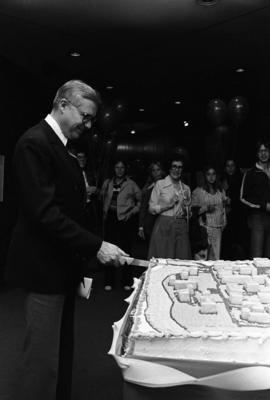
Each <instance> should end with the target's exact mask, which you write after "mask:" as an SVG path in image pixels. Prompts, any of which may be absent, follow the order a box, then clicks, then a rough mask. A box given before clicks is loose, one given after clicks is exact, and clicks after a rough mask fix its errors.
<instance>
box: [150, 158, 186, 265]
mask: <svg viewBox="0 0 270 400" xmlns="http://www.w3.org/2000/svg"><path fill="white" fill-rule="evenodd" d="M183 167H184V163H183V160H181V159H173V160H172V162H171V167H170V173H169V175H168V176H166V178H165V179H161V180H159V181H157V182H156V184H155V186H154V188H153V191H152V194H151V198H150V202H149V211H150V213H152V214H153V215H156V216H158V217H157V219H156V222H155V225H154V228H153V232H152V235H151V240H150V246H149V251H148V259H150V258H151V257H157V258H158V257H160V258H178V259H183V260H188V259H190V258H191V251H190V243H189V235H188V218H189V206H190V201H191V198H190V188H189V186H187V185H185V184H184V183H183V182H182V180H181V175H182V170H183Z"/></svg>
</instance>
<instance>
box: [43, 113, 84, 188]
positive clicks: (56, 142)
mask: <svg viewBox="0 0 270 400" xmlns="http://www.w3.org/2000/svg"><path fill="white" fill-rule="evenodd" d="M41 124H42V126H43V127H44V132H45V133H46V136H47V138H48V141H49V143H50V144H51V146H52V148H53V149H54V151H55V153H56V156H57V158H58V159H60V160H61V162H62V163H63V168H66V169H67V171H68V174H69V176H70V178H71V179H72V180H73V181H74V183H75V184H77V185H78V184H79V185H81V186H83V187H84V180H83V175H82V171H81V168H80V166H79V163H78V161H77V159H76V158H75V157H73V156H71V155H70V154H69V152H68V150H67V148H66V147H65V145H64V144H63V142H61V140H60V139H59V137H58V136H57V135H56V133H55V132H54V131H53V129H52V128H51V127H50V126H49V125H48V124H47V122H46V121H44V120H43V121H41Z"/></svg>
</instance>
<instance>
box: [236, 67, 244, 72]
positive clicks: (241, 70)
mask: <svg viewBox="0 0 270 400" xmlns="http://www.w3.org/2000/svg"><path fill="white" fill-rule="evenodd" d="M235 71H236V72H245V70H244V68H237V69H236V70H235Z"/></svg>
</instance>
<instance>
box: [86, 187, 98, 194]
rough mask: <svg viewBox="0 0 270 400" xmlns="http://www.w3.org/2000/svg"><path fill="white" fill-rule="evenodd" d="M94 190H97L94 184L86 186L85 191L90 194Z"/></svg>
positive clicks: (94, 191)
mask: <svg viewBox="0 0 270 400" xmlns="http://www.w3.org/2000/svg"><path fill="white" fill-rule="evenodd" d="M96 191H97V187H96V186H88V187H87V188H86V192H87V194H89V195H90V196H91V195H92V194H95V193H96Z"/></svg>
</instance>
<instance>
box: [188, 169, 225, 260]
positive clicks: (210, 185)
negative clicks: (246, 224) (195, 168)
mask: <svg viewBox="0 0 270 400" xmlns="http://www.w3.org/2000/svg"><path fill="white" fill-rule="evenodd" d="M227 204H229V198H228V197H226V195H225V191H224V190H223V189H222V188H221V185H220V184H219V183H218V180H217V173H216V170H215V168H214V167H212V166H208V167H206V168H205V170H204V184H203V186H202V187H197V188H196V189H195V190H194V191H193V192H192V200H191V206H192V207H198V215H199V221H200V223H201V224H202V225H203V226H205V227H206V230H207V235H208V242H209V245H210V249H209V253H208V259H209V260H219V259H220V250H221V239H222V231H223V229H224V227H225V225H226V210H225V206H226V205H227Z"/></svg>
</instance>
